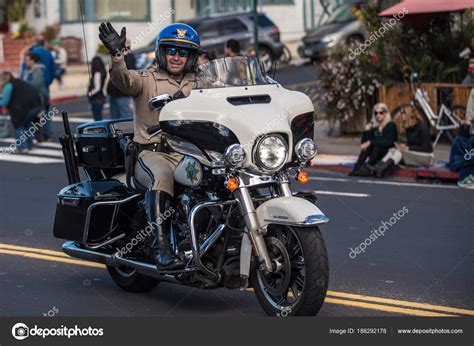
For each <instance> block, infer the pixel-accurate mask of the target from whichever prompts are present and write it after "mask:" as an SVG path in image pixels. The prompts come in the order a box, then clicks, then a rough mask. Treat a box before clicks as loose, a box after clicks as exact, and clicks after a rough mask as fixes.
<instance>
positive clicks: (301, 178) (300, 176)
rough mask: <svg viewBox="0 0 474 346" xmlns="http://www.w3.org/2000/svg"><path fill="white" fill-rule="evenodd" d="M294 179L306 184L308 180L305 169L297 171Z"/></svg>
mask: <svg viewBox="0 0 474 346" xmlns="http://www.w3.org/2000/svg"><path fill="white" fill-rule="evenodd" d="M296 180H298V182H299V183H300V184H306V183H307V182H308V181H309V175H308V172H305V171H301V172H299V173H298V176H297V177H296Z"/></svg>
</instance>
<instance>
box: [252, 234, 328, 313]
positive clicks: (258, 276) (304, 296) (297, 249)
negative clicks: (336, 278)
mask: <svg viewBox="0 0 474 346" xmlns="http://www.w3.org/2000/svg"><path fill="white" fill-rule="evenodd" d="M265 241H266V244H267V248H268V252H269V256H270V259H271V260H272V263H273V269H274V271H273V272H272V273H264V272H263V271H262V270H260V269H259V268H257V265H256V264H254V266H253V267H252V273H251V278H250V280H251V284H252V286H253V288H254V290H255V295H256V296H257V299H258V301H259V303H260V305H261V306H262V308H263V309H264V310H265V312H266V313H267V314H268V315H270V316H283V317H284V316H314V315H316V314H317V313H318V311H319V310H320V309H321V307H322V305H323V302H324V299H325V297H326V292H327V288H328V281H329V264H328V256H327V251H326V245H325V243H324V240H323V237H322V235H321V233H320V231H319V228H318V227H311V228H307V227H305V228H300V227H289V226H282V225H272V226H270V227H269V230H268V233H267V234H266V235H265Z"/></svg>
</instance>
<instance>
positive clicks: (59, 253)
mask: <svg viewBox="0 0 474 346" xmlns="http://www.w3.org/2000/svg"><path fill="white" fill-rule="evenodd" d="M0 249H7V250H17V251H26V252H37V253H41V254H46V255H53V256H59V257H67V258H71V257H69V255H66V254H65V253H64V252H62V251H54V250H48V249H40V248H35V247H28V246H18V245H10V244H0Z"/></svg>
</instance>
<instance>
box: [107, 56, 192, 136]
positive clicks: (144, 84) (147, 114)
mask: <svg viewBox="0 0 474 346" xmlns="http://www.w3.org/2000/svg"><path fill="white" fill-rule="evenodd" d="M110 80H111V81H112V82H113V83H114V85H115V86H116V87H117V88H118V89H119V90H120V91H121V92H123V93H124V94H126V95H129V96H132V97H133V101H134V102H133V104H134V116H133V121H134V132H135V133H134V137H133V140H134V141H135V142H137V143H140V144H150V143H158V142H160V138H159V137H158V136H155V137H153V138H151V139H150V140H148V139H147V137H148V136H149V134H148V133H147V132H146V130H147V129H148V128H149V127H151V126H153V125H157V124H158V122H159V118H160V112H156V111H150V109H149V108H148V101H149V100H150V99H151V98H152V97H154V96H157V95H161V94H170V95H171V96H173V95H174V94H175V93H176V92H177V91H179V90H181V91H182V92H183V94H184V95H185V96H189V94H190V93H191V89H192V88H193V86H194V82H195V75H194V73H187V74H186V75H185V76H184V77H183V78H182V80H181V83H178V82H177V81H176V80H174V79H173V78H171V77H170V75H169V73H168V72H167V71H163V70H159V69H157V68H155V67H150V68H149V69H147V70H141V71H134V70H128V69H127V66H126V65H125V61H124V59H119V60H118V59H112V68H111V69H110Z"/></svg>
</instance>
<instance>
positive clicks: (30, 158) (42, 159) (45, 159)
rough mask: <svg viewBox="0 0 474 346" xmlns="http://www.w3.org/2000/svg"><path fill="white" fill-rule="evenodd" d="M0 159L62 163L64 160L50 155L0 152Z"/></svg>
mask: <svg viewBox="0 0 474 346" xmlns="http://www.w3.org/2000/svg"><path fill="white" fill-rule="evenodd" d="M0 161H7V162H16V163H31V164H40V163H60V162H61V163H64V160H60V159H55V158H51V157H42V156H28V155H17V154H4V155H1V154H0Z"/></svg>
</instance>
